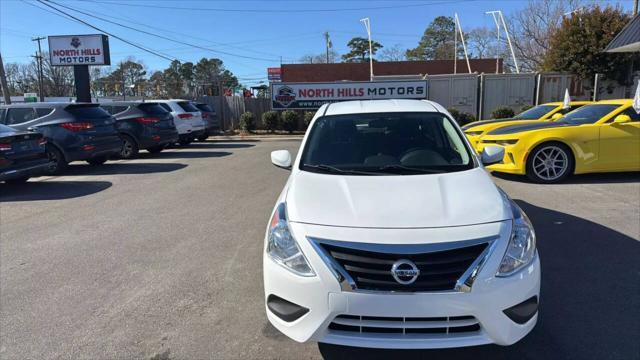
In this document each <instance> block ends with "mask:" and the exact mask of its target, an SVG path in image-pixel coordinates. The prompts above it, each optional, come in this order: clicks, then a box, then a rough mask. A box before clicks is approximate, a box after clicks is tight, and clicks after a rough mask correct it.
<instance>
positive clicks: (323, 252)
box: [307, 235, 499, 294]
mask: <svg viewBox="0 0 640 360" xmlns="http://www.w3.org/2000/svg"><path fill="white" fill-rule="evenodd" d="M498 238H499V236H498V235H496V236H491V237H484V238H479V239H473V240H464V241H455V242H447V243H437V244H417V245H414V244H372V243H356V242H348V241H337V240H328V239H320V238H314V237H307V240H309V243H310V244H311V246H312V247H313V248H314V249H315V250H316V252H317V253H318V255H319V256H320V258H321V259H322V260H323V262H324V263H325V264H326V265H327V267H328V268H329V270H330V271H331V273H332V274H333V275H334V276H335V278H336V280H338V283H339V284H340V288H341V290H342V291H347V292H363V293H385V294H416V293H439V292H446V293H449V292H469V291H471V288H472V286H473V283H474V281H475V279H476V277H477V275H478V273H479V272H480V270H481V269H482V267H483V266H484V264H485V263H486V261H487V259H488V258H489V256H490V255H491V254H492V253H493V250H494V248H495V246H496V244H497V241H496V240H497V239H498ZM323 244H326V245H329V246H334V247H340V248H346V249H350V250H360V251H367V252H377V253H381V254H385V255H386V254H388V255H394V254H428V253H437V252H442V251H448V250H456V249H463V248H466V247H472V246H476V245H481V244H486V246H485V248H484V250H483V251H482V252H481V253H480V254H479V255H478V256H477V257H476V258H475V260H474V261H473V263H471V265H469V266H468V268H466V270H465V271H464V272H463V274H462V275H461V276H460V277H459V278H458V279H457V280H456V281H455V286H454V287H453V288H452V289H449V290H434V291H392V290H389V291H385V290H369V289H359V288H358V286H357V283H356V281H355V280H354V278H353V277H352V276H351V275H350V274H349V272H348V271H347V269H345V267H347V268H350V269H352V271H354V270H353V266H351V265H348V264H346V265H345V266H343V265H342V264H340V263H339V262H338V261H337V260H336V258H334V257H333V256H332V255H331V254H330V252H329V251H328V250H327V249H326V248H325V247H324V246H323ZM349 256H353V255H349ZM356 257H359V258H361V259H366V260H367V261H368V262H369V263H372V264H380V265H391V264H393V263H394V261H395V260H389V259H375V258H368V257H364V256H356ZM466 259H467V260H469V259H471V258H469V257H467V258H466ZM427 263H433V264H437V263H438V262H437V261H436V262H420V261H418V262H416V264H421V265H424V264H427ZM449 263H450V262H449ZM366 270H368V271H369V273H370V274H384V273H385V271H384V270H375V269H366ZM355 271H357V270H355ZM380 272H381V273H380ZM446 274H454V273H453V272H446V271H444V272H442V274H439V273H438V272H437V271H436V272H432V273H429V275H446ZM359 281H360V282H362V279H360V280H359ZM367 281H368V282H372V281H374V282H386V281H385V280H375V279H368V280H365V282H367ZM391 283H392V282H391V281H388V284H387V285H390V284H391ZM394 284H395V283H394Z"/></svg>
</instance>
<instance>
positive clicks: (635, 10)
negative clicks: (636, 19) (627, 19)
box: [633, 0, 638, 16]
mask: <svg viewBox="0 0 640 360" xmlns="http://www.w3.org/2000/svg"><path fill="white" fill-rule="evenodd" d="M636 15H638V0H635V1H634V2H633V16H636Z"/></svg>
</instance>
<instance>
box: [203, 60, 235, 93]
mask: <svg viewBox="0 0 640 360" xmlns="http://www.w3.org/2000/svg"><path fill="white" fill-rule="evenodd" d="M193 74H194V79H195V81H196V84H197V86H199V87H200V88H202V89H204V91H205V94H208V95H222V94H219V92H218V89H219V85H222V86H223V87H225V88H235V87H238V85H239V83H238V78H237V77H236V76H235V75H233V73H232V72H231V71H229V70H227V69H225V67H224V63H223V62H222V60H220V59H217V58H209V59H207V58H202V59H200V61H198V63H196V65H195V66H194V70H193Z"/></svg>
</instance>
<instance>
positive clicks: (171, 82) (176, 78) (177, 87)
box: [162, 60, 184, 98]
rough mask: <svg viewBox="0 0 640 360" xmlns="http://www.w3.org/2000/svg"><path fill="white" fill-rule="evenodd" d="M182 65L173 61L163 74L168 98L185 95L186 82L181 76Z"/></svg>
mask: <svg viewBox="0 0 640 360" xmlns="http://www.w3.org/2000/svg"><path fill="white" fill-rule="evenodd" d="M181 65H182V64H181V63H180V61H178V60H173V61H172V62H171V64H169V67H168V68H166V69H165V70H164V72H163V73H162V75H163V78H164V85H165V89H166V92H167V96H168V97H170V98H178V97H181V96H182V95H183V94H184V90H183V85H184V81H183V80H182V76H180V68H181Z"/></svg>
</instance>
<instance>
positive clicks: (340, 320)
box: [329, 315, 480, 336]
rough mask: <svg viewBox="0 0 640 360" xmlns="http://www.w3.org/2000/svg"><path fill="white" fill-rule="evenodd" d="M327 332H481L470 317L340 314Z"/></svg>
mask: <svg viewBox="0 0 640 360" xmlns="http://www.w3.org/2000/svg"><path fill="white" fill-rule="evenodd" d="M329 330H330V331H332V332H340V333H358V334H370V333H375V334H395V335H400V336H406V335H408V334H463V333H476V332H478V331H480V324H479V323H478V320H477V319H476V318H475V317H473V316H449V317H380V316H358V315H339V316H337V317H336V318H335V319H333V321H332V322H331V324H329Z"/></svg>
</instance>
